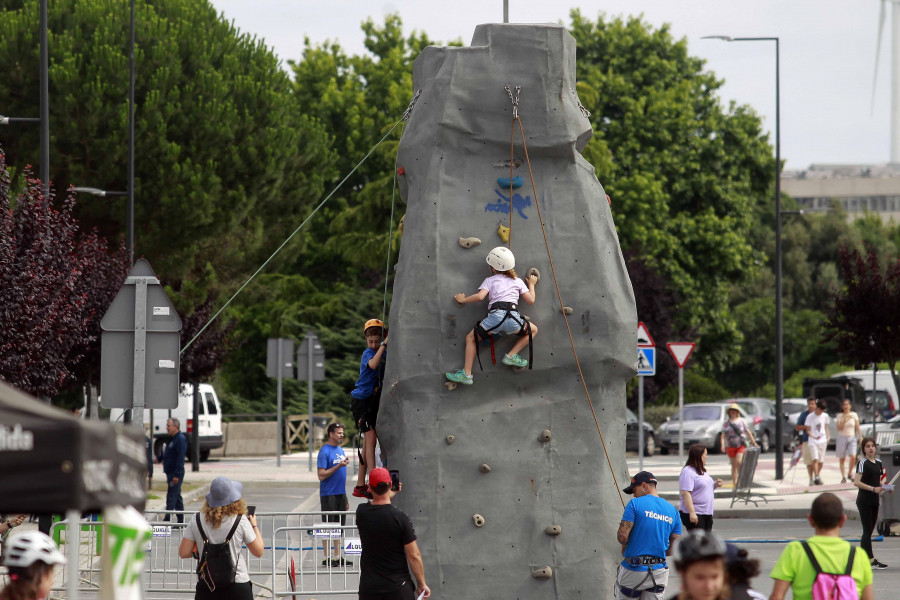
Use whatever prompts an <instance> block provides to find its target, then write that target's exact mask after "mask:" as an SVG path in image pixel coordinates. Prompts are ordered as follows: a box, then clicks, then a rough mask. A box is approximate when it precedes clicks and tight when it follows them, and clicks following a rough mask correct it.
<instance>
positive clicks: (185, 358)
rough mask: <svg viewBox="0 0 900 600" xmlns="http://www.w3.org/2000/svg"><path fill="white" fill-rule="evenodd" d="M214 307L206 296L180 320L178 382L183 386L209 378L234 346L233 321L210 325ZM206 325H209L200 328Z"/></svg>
mask: <svg viewBox="0 0 900 600" xmlns="http://www.w3.org/2000/svg"><path fill="white" fill-rule="evenodd" d="M214 308H215V298H214V297H213V296H212V295H210V296H209V297H208V298H207V299H206V301H205V302H204V303H203V304H201V305H200V306H198V307H196V308H195V309H194V311H193V312H192V313H191V314H190V315H188V316H186V317H185V318H183V319H182V320H181V347H182V353H181V369H180V372H179V379H180V380H181V381H182V382H184V383H187V382H197V383H199V382H200V381H201V380H203V379H206V378H208V377H211V376H212V375H213V374H214V373H215V372H216V371H217V370H218V369H219V367H220V366H222V363H223V362H224V360H225V359H226V357H227V356H228V355H229V354H230V353H231V352H232V351H233V350H234V349H235V348H236V347H237V345H238V344H237V340H236V339H235V337H234V328H235V325H236V323H235V322H234V321H231V322H227V323H223V321H221V320H216V321H213V322H211V323H210V318H212V316H213V315H214V313H215V311H214ZM207 324H209V326H208V327H206V329H203V328H204V326H206V325H207ZM201 331H202V333H201ZM188 344H190V346H188ZM185 347H186V348H185Z"/></svg>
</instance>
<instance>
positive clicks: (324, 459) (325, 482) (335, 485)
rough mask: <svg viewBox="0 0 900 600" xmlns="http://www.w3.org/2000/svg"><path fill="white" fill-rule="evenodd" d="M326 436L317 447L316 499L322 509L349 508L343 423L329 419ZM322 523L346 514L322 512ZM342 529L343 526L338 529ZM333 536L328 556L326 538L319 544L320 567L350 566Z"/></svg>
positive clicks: (344, 516) (337, 519) (339, 541)
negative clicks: (321, 553)
mask: <svg viewBox="0 0 900 600" xmlns="http://www.w3.org/2000/svg"><path fill="white" fill-rule="evenodd" d="M327 434H328V439H327V440H326V442H325V443H324V444H323V445H322V448H321V449H319V456H318V458H317V459H316V467H317V468H318V473H319V501H320V504H321V507H322V510H324V511H339V510H340V511H346V510H350V501H349V500H348V499H347V464H349V462H350V459H349V458H347V456H346V455H345V454H344V449H343V448H341V444H342V443H343V441H344V426H343V425H341V424H340V423H332V424H331V425H329V426H328V429H327ZM322 518H323V520H324V521H325V522H326V523H329V522H330V523H337V522H338V521H340V523H341V525H343V524H344V523H345V522H346V520H347V515H322ZM341 531H342V533H343V530H341ZM342 538H343V535H341V537H340V538H336V539H333V540H332V542H331V546H332V558H331V559H330V560H329V558H328V542H327V541H326V542H325V543H323V544H322V550H323V551H324V553H325V558H323V559H322V566H323V567H328V566H331V567H340V566H341V565H347V566H348V567H351V566H353V563H352V562H350V561H349V560H344V559H343V558H341V546H342V543H341V539H342Z"/></svg>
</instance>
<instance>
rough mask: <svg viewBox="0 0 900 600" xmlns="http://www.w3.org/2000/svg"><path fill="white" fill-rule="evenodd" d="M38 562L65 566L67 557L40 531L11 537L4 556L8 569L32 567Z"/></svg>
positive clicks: (4, 562)
mask: <svg viewBox="0 0 900 600" xmlns="http://www.w3.org/2000/svg"><path fill="white" fill-rule="evenodd" d="M37 561H41V562H42V563H45V564H48V565H64V564H66V557H65V556H63V554H62V552H60V551H59V550H57V549H56V544H54V543H53V540H52V539H50V536H49V535H47V534H45V533H41V532H40V531H26V532H25V533H21V534H19V535H17V536H14V537H10V538H9V540H8V541H7V543H6V552H5V553H4V554H3V564H4V565H6V566H7V567H22V568H25V567H30V566H31V565H33V564H34V563H36V562H37Z"/></svg>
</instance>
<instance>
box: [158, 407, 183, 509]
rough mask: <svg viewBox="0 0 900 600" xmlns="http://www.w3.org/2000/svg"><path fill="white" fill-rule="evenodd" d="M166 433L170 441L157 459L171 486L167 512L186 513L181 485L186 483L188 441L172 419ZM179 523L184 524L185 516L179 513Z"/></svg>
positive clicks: (168, 491) (179, 425) (177, 422)
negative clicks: (185, 459) (185, 463)
mask: <svg viewBox="0 0 900 600" xmlns="http://www.w3.org/2000/svg"><path fill="white" fill-rule="evenodd" d="M166 433H168V434H169V441H168V442H166V446H165V450H163V453H162V454H161V455H160V456H159V457H158V458H157V460H158V461H159V462H161V463H162V465H163V472H164V473H165V474H166V483H168V484H169V487H168V490H167V491H166V510H177V511H184V499H183V498H182V497H181V484H183V483H184V457H185V455H187V439H185V437H184V434H183V433H181V422H180V421H179V420H178V419H176V418H174V417H172V418H170V419H169V420H168V421H166ZM169 517H170V515H169V514H168V513H166V516H165V518H164V519H163V521H168V520H169ZM175 518H176V519H177V520H178V522H179V523H184V515H183V514H181V512H179V513H178V514H177V515H175Z"/></svg>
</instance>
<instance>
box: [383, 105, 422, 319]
mask: <svg viewBox="0 0 900 600" xmlns="http://www.w3.org/2000/svg"><path fill="white" fill-rule="evenodd" d="M421 91H422V90H419V92H421ZM419 92H416V95H415V97H414V98H413V101H412V103H411V104H410V105H409V109H407V112H406V113H403V120H406V119H408V118H409V117H408V116H407V115H408V113H409V112H410V111H412V107H413V104H415V103H416V100H417V99H418V98H419ZM404 129H405V127H404V128H403V129H401V130H400V138H401V139H403V130H404ZM399 166H400V153H399V152H398V153H397V155H396V157H395V158H394V185H393V187H392V188H391V223H390V225H389V226H388V233H387V250H386V251H385V255H386V256H385V259H384V293H383V295H382V297H381V322H382V323H386V322H387V290H388V275H389V274H390V270H391V242H392V241H393V237H394V199H395V197H396V194H397V169H398V168H399ZM383 334H384V332H383V331H382V335H383Z"/></svg>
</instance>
